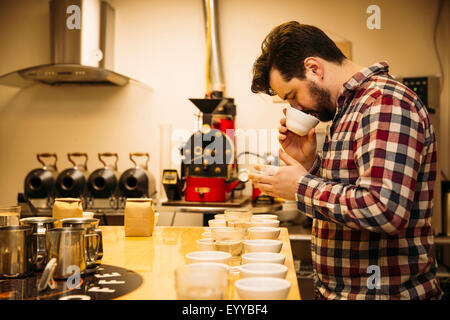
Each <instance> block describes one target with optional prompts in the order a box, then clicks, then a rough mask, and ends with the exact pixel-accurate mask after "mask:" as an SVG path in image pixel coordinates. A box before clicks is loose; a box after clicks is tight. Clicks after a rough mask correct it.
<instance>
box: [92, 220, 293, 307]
mask: <svg viewBox="0 0 450 320" xmlns="http://www.w3.org/2000/svg"><path fill="white" fill-rule="evenodd" d="M100 228H101V229H102V232H103V251H104V255H103V260H102V263H103V264H107V265H113V266H118V267H122V268H126V269H129V270H132V271H135V272H137V273H139V274H140V275H141V276H142V278H143V283H142V285H141V286H140V287H139V288H138V289H136V290H135V291H133V292H130V293H128V294H126V295H124V296H121V297H119V298H118V299H128V300H175V299H176V292H175V286H174V281H175V280H174V270H175V269H176V267H178V266H179V265H182V264H185V263H186V261H185V255H186V254H187V253H189V252H192V251H197V245H196V242H195V241H196V240H197V239H200V238H201V234H202V233H203V232H205V227H162V226H157V227H155V230H154V232H153V235H152V236H151V237H125V232H124V227H123V226H101V227H100ZM279 239H280V240H282V241H283V247H282V249H281V253H283V254H284V255H285V256H286V261H285V265H286V266H287V267H288V273H287V276H286V279H287V280H289V281H290V282H291V284H292V286H291V289H290V291H289V295H288V298H287V299H288V300H299V299H300V292H299V288H298V282H297V275H296V272H295V268H294V260H293V257H292V251H291V245H290V242H289V234H288V231H287V228H281V233H280V237H279ZM237 279H239V275H237V276H234V275H232V276H230V281H229V286H228V297H229V298H228V299H229V300H238V299H239V297H238V294H237V292H236V289H235V288H234V282H235V281H236V280H237Z"/></svg>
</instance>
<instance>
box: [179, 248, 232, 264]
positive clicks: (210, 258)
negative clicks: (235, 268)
mask: <svg viewBox="0 0 450 320" xmlns="http://www.w3.org/2000/svg"><path fill="white" fill-rule="evenodd" d="M230 258H231V254H230V253H228V252H223V251H194V252H189V253H188V254H186V260H187V263H194V262H217V263H223V264H228V261H229V260H230Z"/></svg>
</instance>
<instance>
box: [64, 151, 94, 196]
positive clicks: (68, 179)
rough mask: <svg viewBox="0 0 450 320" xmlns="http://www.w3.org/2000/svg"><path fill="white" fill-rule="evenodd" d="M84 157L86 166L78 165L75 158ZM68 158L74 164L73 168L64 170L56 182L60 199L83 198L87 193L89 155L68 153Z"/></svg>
mask: <svg viewBox="0 0 450 320" xmlns="http://www.w3.org/2000/svg"><path fill="white" fill-rule="evenodd" d="M74 157H84V158H85V160H84V164H82V165H78V164H77V163H76V162H75V161H74V160H73V158H74ZM67 158H68V159H69V161H70V162H71V163H72V164H73V167H72V168H67V169H65V170H63V171H62V172H61V173H60V174H59V175H58V177H57V180H56V191H57V196H58V197H70V198H83V197H84V195H85V192H86V183H87V177H88V169H87V161H88V155H87V153H81V152H73V153H68V154H67Z"/></svg>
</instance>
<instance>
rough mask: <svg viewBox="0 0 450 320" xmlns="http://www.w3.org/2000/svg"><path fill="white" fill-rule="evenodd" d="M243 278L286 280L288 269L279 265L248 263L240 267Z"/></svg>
mask: <svg viewBox="0 0 450 320" xmlns="http://www.w3.org/2000/svg"><path fill="white" fill-rule="evenodd" d="M239 271H240V273H241V278H250V277H274V278H280V279H284V278H286V275H287V272H288V267H286V266H285V265H283V264H279V263H268V262H259V263H247V264H244V265H241V266H240V267H239Z"/></svg>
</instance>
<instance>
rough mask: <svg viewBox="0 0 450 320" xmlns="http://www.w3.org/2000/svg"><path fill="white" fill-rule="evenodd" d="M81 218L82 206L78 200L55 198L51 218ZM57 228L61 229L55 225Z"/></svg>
mask: <svg viewBox="0 0 450 320" xmlns="http://www.w3.org/2000/svg"><path fill="white" fill-rule="evenodd" d="M82 217H83V205H82V203H81V199H79V198H56V199H55V203H54V204H53V218H54V219H58V220H61V219H64V218H82ZM57 226H58V227H61V225H59V223H57Z"/></svg>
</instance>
